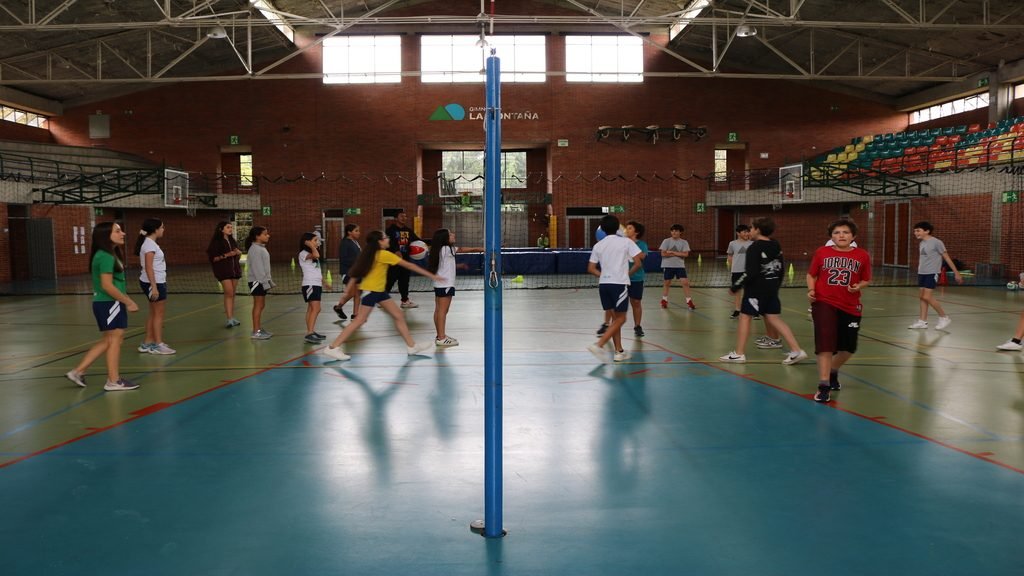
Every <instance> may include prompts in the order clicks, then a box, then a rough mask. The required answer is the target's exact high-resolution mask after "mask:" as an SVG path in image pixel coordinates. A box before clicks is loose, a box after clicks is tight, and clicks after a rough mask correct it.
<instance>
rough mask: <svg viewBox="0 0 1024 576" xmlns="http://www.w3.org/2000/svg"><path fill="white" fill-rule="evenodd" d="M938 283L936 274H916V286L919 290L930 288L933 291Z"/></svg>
mask: <svg viewBox="0 0 1024 576" xmlns="http://www.w3.org/2000/svg"><path fill="white" fill-rule="evenodd" d="M938 283H939V275H938V274H918V275H917V285H918V286H919V287H921V288H932V289H934V288H935V287H936V286H937V285H938Z"/></svg>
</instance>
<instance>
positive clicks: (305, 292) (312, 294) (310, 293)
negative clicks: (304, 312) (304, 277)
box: [302, 286, 324, 302]
mask: <svg viewBox="0 0 1024 576" xmlns="http://www.w3.org/2000/svg"><path fill="white" fill-rule="evenodd" d="M323 291H324V288H323V286H303V287H302V300H303V301H304V302H319V301H320V295H321V294H323Z"/></svg>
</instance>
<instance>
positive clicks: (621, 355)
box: [612, 350, 633, 362]
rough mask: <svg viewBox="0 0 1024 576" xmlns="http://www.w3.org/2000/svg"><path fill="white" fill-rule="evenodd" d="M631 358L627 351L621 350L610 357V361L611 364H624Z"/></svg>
mask: <svg viewBox="0 0 1024 576" xmlns="http://www.w3.org/2000/svg"><path fill="white" fill-rule="evenodd" d="M632 357H633V355H632V354H630V353H629V351H627V350H623V351H622V352H616V353H615V355H614V356H612V361H613V362H625V361H626V360H629V359H630V358H632Z"/></svg>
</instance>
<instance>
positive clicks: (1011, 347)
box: [68, 340, 1024, 378]
mask: <svg viewBox="0 0 1024 576" xmlns="http://www.w3.org/2000/svg"><path fill="white" fill-rule="evenodd" d="M996 350H1008V351H1010V352H1017V351H1019V350H1024V344H1017V343H1016V342H1014V341H1013V340H1007V341H1006V342H1005V343H1003V344H1000V345H999V346H996ZM68 378H71V372H68Z"/></svg>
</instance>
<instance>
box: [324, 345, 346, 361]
mask: <svg viewBox="0 0 1024 576" xmlns="http://www.w3.org/2000/svg"><path fill="white" fill-rule="evenodd" d="M323 354H324V356H327V357H328V358H331V360H328V362H333V361H334V360H351V359H352V357H351V356H349V355H348V354H345V353H344V352H342V351H341V348H331V347H330V346H328V347H327V348H324V352H323Z"/></svg>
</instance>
